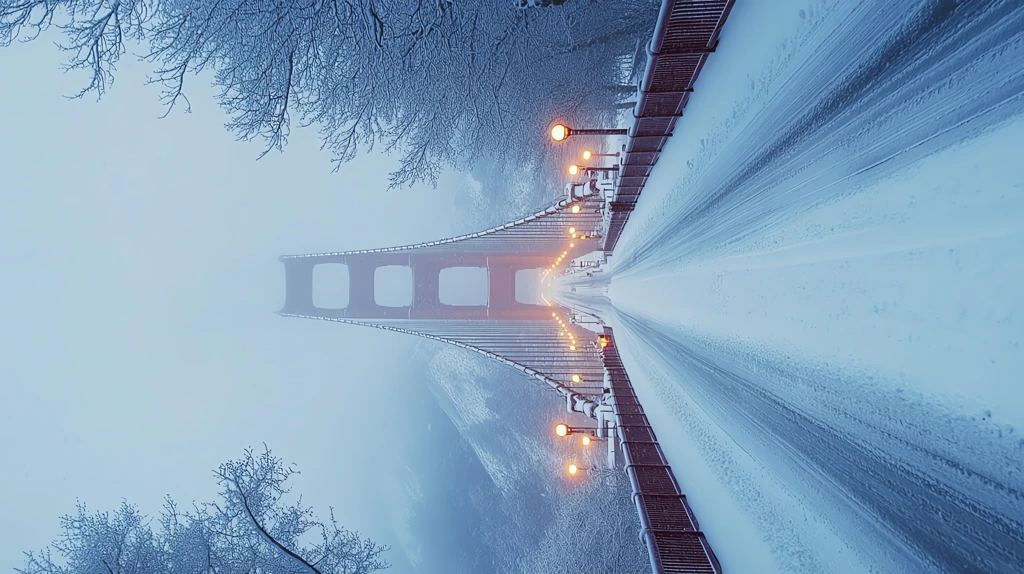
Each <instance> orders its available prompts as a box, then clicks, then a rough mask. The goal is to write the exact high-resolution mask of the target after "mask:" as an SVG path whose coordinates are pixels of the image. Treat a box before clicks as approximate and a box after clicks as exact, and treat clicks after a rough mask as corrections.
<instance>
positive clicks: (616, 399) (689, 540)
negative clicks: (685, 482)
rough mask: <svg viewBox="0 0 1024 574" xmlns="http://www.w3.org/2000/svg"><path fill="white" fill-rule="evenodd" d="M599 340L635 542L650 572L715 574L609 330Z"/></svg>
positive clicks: (717, 569)
mask: <svg viewBox="0 0 1024 574" xmlns="http://www.w3.org/2000/svg"><path fill="white" fill-rule="evenodd" d="M604 336H605V338H606V339H608V341H609V343H608V346H607V347H605V349H604V353H603V355H604V365H605V369H606V371H607V373H608V377H609V379H610V385H611V395H612V408H613V409H614V413H615V423H616V429H617V435H618V437H619V444H620V446H621V449H622V455H623V459H624V460H625V471H626V476H628V477H629V482H630V485H631V486H632V488H633V502H634V504H636V509H637V512H638V513H639V514H640V538H641V539H642V540H643V542H644V544H645V545H646V546H647V551H648V553H649V554H650V558H651V570H652V571H653V572H654V573H655V574H683V573H686V574H696V573H701V574H704V573H707V574H718V573H720V572H722V567H721V565H720V564H719V563H718V558H716V557H715V553H714V552H713V551H712V550H711V545H709V544H708V541H707V538H705V537H704V534H703V533H702V532H701V531H700V525H699V524H698V523H697V518H696V517H695V516H694V515H693V511H692V510H691V509H690V505H689V504H688V503H687V502H686V495H685V494H683V492H682V489H680V487H679V482H678V481H677V480H676V477H675V475H674V474H673V472H672V468H671V467H670V466H669V464H668V461H667V460H666V459H665V454H664V453H663V452H662V450H661V446H660V445H659V444H658V437H657V436H656V435H655V434H654V429H652V428H651V423H650V421H648V420H647V416H646V415H644V409H643V407H642V406H640V401H639V400H638V399H637V396H636V393H635V392H633V384H632V383H631V382H630V380H629V375H627V374H626V369H625V367H624V366H623V365H622V358H621V357H620V356H619V352H618V350H617V349H616V345H615V337H614V333H612V329H611V328H610V327H605V329H604Z"/></svg>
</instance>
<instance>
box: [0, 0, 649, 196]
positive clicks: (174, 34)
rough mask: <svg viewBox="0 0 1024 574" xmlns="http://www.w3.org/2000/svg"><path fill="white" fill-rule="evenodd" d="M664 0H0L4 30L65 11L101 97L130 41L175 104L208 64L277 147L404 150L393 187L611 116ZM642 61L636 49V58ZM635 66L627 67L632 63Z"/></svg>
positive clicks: (245, 133) (74, 51) (233, 126)
mask: <svg viewBox="0 0 1024 574" xmlns="http://www.w3.org/2000/svg"><path fill="white" fill-rule="evenodd" d="M658 4H660V3H659V2H656V0H594V1H591V2H568V3H565V4H564V5H560V6H557V8H552V9H548V10H522V9H520V8H519V7H517V5H516V4H515V3H514V2H494V0H460V1H458V2H455V1H453V0H345V1H344V2H339V1H336V0H304V1H289V0H0V43H9V42H11V41H12V40H13V39H15V38H18V37H24V38H27V39H31V38H34V37H36V36H37V35H38V34H39V33H40V32H41V31H43V30H45V29H46V28H48V27H50V26H51V25H53V23H54V22H55V21H61V22H63V20H62V18H65V17H66V18H67V19H68V20H69V23H66V24H61V26H60V27H61V29H62V30H63V32H64V34H65V36H66V38H67V42H66V43H65V45H64V46H63V47H64V49H65V50H67V51H68V53H69V60H68V64H67V66H68V67H69V68H75V69H78V68H81V69H86V70H89V71H91V80H90V81H89V82H88V83H87V85H86V86H85V87H84V89H83V90H82V92H80V93H79V94H78V95H82V94H85V93H88V92H90V91H94V92H96V93H97V95H102V94H103V93H104V91H105V90H106V89H107V86H108V85H109V84H110V82H111V81H112V78H113V72H114V69H115V65H116V63H117V61H118V60H119V58H120V57H121V56H122V55H124V54H125V53H126V50H127V48H126V45H127V42H128V41H129V40H130V41H132V42H134V43H135V44H138V45H140V46H142V47H143V50H144V52H143V54H142V57H143V58H144V59H146V60H148V61H150V62H151V63H152V64H153V66H154V72H153V76H152V78H151V81H152V82H154V83H157V84H160V85H162V86H163V88H164V90H163V92H162V96H161V97H162V99H163V102H164V103H165V104H166V105H167V106H168V111H170V109H171V108H173V107H175V106H176V105H177V104H179V103H180V104H182V105H183V106H184V109H186V110H187V109H188V107H189V104H188V98H187V96H186V92H185V88H186V85H187V81H186V78H187V77H189V76H190V75H192V74H194V73H197V72H200V71H202V70H207V69H209V70H212V71H213V73H214V75H215V78H216V85H217V86H219V88H220V93H219V95H218V100H219V102H220V104H221V105H222V106H223V107H224V109H225V110H226V111H227V112H228V113H229V115H230V116H231V120H230V122H229V123H228V126H227V127H228V128H229V129H230V130H232V131H233V132H234V133H235V134H236V135H237V136H238V137H239V138H241V139H261V140H263V141H265V142H266V144H267V147H266V150H265V151H264V154H265V153H267V152H269V151H270V150H273V149H278V150H279V149H283V147H284V146H285V145H286V143H287V139H288V135H289V131H290V128H291V126H292V124H293V123H294V124H296V125H307V126H315V127H316V128H317V129H319V130H320V133H321V137H322V140H323V146H324V147H325V148H327V149H329V150H330V151H331V152H332V153H333V155H334V160H335V162H336V163H335V167H336V169H337V168H338V167H340V165H341V164H343V163H344V162H346V161H348V160H350V159H352V157H354V156H355V154H356V153H357V152H358V151H359V150H360V149H369V148H372V147H373V146H374V145H380V146H383V148H384V149H385V150H387V151H393V152H397V153H400V154H401V156H402V166H401V168H400V169H399V170H398V171H396V172H395V173H393V174H392V175H391V183H392V185H393V186H404V185H409V184H413V183H416V182H427V183H435V182H436V181H437V177H438V175H439V174H440V173H441V171H442V169H443V168H445V167H449V166H452V167H456V168H460V169H468V168H470V167H472V166H473V165H474V164H475V163H476V162H477V161H478V160H479V159H480V158H481V157H484V156H490V157H500V158H503V159H504V161H505V162H506V163H508V164H509V165H523V164H534V165H536V166H538V167H539V166H540V165H541V163H542V162H543V161H544V156H545V155H551V153H550V152H551V151H552V150H554V149H555V148H551V147H550V145H549V143H548V142H547V141H546V140H545V139H544V134H545V133H546V128H547V126H548V124H549V123H550V122H551V121H553V120H554V119H561V120H565V121H572V122H576V123H578V124H588V125H589V124H598V123H605V122H607V121H608V120H610V119H611V118H612V117H613V114H614V113H615V111H616V106H615V104H616V103H617V101H618V99H619V97H620V91H621V90H619V89H617V88H616V89H608V88H606V86H615V85H617V84H618V83H619V82H621V81H623V79H624V78H623V70H622V64H621V62H622V61H623V58H625V57H629V56H632V55H634V54H635V53H636V52H637V41H638V39H639V38H640V37H642V36H645V35H646V34H647V33H648V31H649V30H650V28H651V26H652V25H653V22H654V19H655V17H656V15H657V8H658ZM632 60H635V58H632ZM625 76H626V78H627V79H628V78H629V77H630V74H629V73H627V74H625Z"/></svg>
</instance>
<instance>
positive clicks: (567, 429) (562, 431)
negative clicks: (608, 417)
mask: <svg viewBox="0 0 1024 574" xmlns="http://www.w3.org/2000/svg"><path fill="white" fill-rule="evenodd" d="M571 434H588V435H590V436H592V437H596V436H597V429H596V428H593V427H571V426H569V425H567V424H565V423H558V424H557V425H555V436H559V437H565V436H569V435H571Z"/></svg>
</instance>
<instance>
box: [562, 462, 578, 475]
mask: <svg viewBox="0 0 1024 574" xmlns="http://www.w3.org/2000/svg"><path fill="white" fill-rule="evenodd" d="M565 471H566V472H568V473H569V476H576V473H578V472H579V471H580V467H578V466H576V464H575V463H569V466H567V467H565Z"/></svg>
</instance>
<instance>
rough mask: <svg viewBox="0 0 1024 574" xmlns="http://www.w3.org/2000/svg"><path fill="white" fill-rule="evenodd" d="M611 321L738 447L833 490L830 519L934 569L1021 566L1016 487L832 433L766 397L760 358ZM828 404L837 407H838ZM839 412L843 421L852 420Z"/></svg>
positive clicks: (627, 320)
mask: <svg viewBox="0 0 1024 574" xmlns="http://www.w3.org/2000/svg"><path fill="white" fill-rule="evenodd" d="M616 316H617V317H619V319H620V320H621V321H622V324H623V325H624V326H626V327H627V328H628V329H629V330H630V331H631V332H632V333H633V334H634V335H635V336H637V337H639V338H640V339H641V340H643V341H644V343H646V344H647V345H649V349H650V350H651V351H653V352H655V353H656V354H657V355H659V356H660V357H661V358H662V360H663V361H665V362H666V363H667V364H669V365H670V366H671V369H672V370H673V371H674V372H676V373H678V374H679V375H680V379H679V381H680V385H682V386H683V388H684V389H685V391H686V392H687V393H688V394H689V395H690V396H691V397H692V398H693V399H694V400H695V401H696V402H697V403H698V404H700V405H701V407H702V408H703V409H704V410H705V411H706V412H707V413H708V414H709V415H710V416H711V417H712V418H713V419H715V420H716V421H717V422H718V423H719V424H720V425H721V427H722V428H724V429H730V432H732V433H735V432H740V433H743V435H744V436H742V437H735V439H736V440H737V442H738V443H740V444H744V443H748V444H749V442H750V440H751V439H752V437H756V438H754V439H753V440H755V441H759V442H761V443H762V446H764V447H767V448H766V449H761V450H759V451H758V452H753V453H752V454H754V455H755V456H756V457H758V458H760V459H761V460H762V462H764V463H765V464H766V465H767V466H769V467H770V468H773V470H775V471H776V472H780V473H782V474H787V473H790V472H792V469H793V468H799V469H801V472H802V474H803V478H804V479H807V480H811V481H812V482H817V483H819V486H820V487H821V488H823V489H824V490H826V491H831V492H832V493H833V494H838V495H839V496H840V497H841V501H842V502H843V503H845V504H846V505H847V508H845V509H843V508H839V509H836V510H837V511H838V513H839V514H841V515H845V516H846V517H847V518H848V517H850V516H852V515H853V514H852V513H851V512H850V510H854V511H857V513H858V514H860V515H861V516H863V518H864V520H863V521H861V523H860V525H861V526H860V527H861V528H868V529H872V528H874V527H875V526H876V525H877V527H878V528H880V529H881V530H882V531H880V532H875V533H873V538H874V539H875V540H876V541H878V540H884V538H886V533H892V534H893V535H895V536H896V537H897V538H898V539H899V540H901V541H903V542H904V543H906V544H907V545H908V546H909V547H910V548H912V549H913V550H912V552H913V553H914V554H915V555H916V557H917V558H918V559H920V560H924V561H926V562H930V563H932V564H933V565H934V566H935V567H936V568H937V569H939V570H941V571H943V572H964V573H967V572H977V573H986V574H992V573H999V572H1007V573H1010V572H1019V571H1020V568H1021V566H1022V565H1024V524H1022V522H1021V514H1020V512H1022V511H1024V496H1022V493H1021V492H1020V491H1019V490H1018V487H1017V486H1016V485H1012V484H1003V483H1000V482H998V481H996V480H993V479H991V478H989V477H987V476H984V475H982V474H979V473H977V472H975V471H974V470H972V469H971V468H969V467H968V466H967V465H965V464H963V463H962V462H960V461H957V460H953V459H950V458H947V457H944V456H942V455H941V454H937V453H931V452H925V451H924V449H921V448H920V447H919V446H917V445H915V444H912V443H911V442H908V441H905V440H903V439H902V438H900V437H898V436H891V437H890V438H891V439H892V441H893V442H895V443H899V444H902V445H903V446H902V448H894V446H893V445H892V444H877V442H876V441H877V440H878V439H877V438H876V437H877V434H876V435H875V436H871V435H870V434H863V433H862V434H859V435H858V433H856V425H847V426H846V428H840V427H839V426H838V425H836V424H835V422H836V420H841V419H832V420H831V422H832V423H833V424H829V423H827V422H825V421H823V420H821V419H818V418H815V417H813V416H809V415H808V414H807V413H806V412H804V411H803V410H802V409H800V408H797V407H795V406H794V405H793V404H791V403H790V402H788V401H786V400H784V399H782V398H780V397H779V396H777V395H776V394H775V393H774V392H773V387H777V386H778V385H779V384H780V382H779V381H778V380H775V381H771V380H767V379H765V378H763V373H764V372H765V370H766V369H765V367H764V363H765V362H766V361H768V360H770V359H769V358H767V357H761V358H760V362H761V363H762V365H761V366H760V367H754V366H751V365H742V364H738V363H734V362H731V361H722V360H721V356H720V355H714V354H711V353H708V351H707V350H706V349H702V348H701V345H698V344H695V343H694V342H693V341H689V340H687V338H686V337H685V336H684V335H682V334H681V333H679V332H678V331H675V330H672V329H671V328H668V327H665V326H662V325H658V324H657V323H656V322H654V321H652V320H651V319H649V318H646V317H644V318H643V319H642V320H641V319H638V318H637V317H634V316H633V315H630V314H629V313H626V312H623V311H621V310H617V311H616ZM771 368H772V369H773V370H775V371H777V372H779V373H782V374H781V376H780V377H779V378H780V379H781V380H782V381H786V380H797V379H800V378H801V377H802V376H803V375H802V374H801V373H798V372H794V371H793V370H792V365H791V364H787V363H775V364H772V365H771ZM836 378H837V379H838V378H839V377H838V376H837V377H836ZM783 384H784V383H783ZM836 408H837V409H838V410H840V411H842V410H844V409H843V406H842V405H836ZM910 408H913V407H910ZM917 410H918V412H916V413H913V414H916V415H926V414H927V409H926V408H923V407H920V406H919V408H918V409H917ZM846 414H847V415H848V418H850V419H856V418H857V416H858V415H857V413H854V412H847V413H846ZM873 430H875V431H877V430H878V429H873ZM883 432H884V431H883ZM914 451H917V452H914ZM748 452H750V451H748ZM907 453H911V454H915V455H922V454H923V455H925V456H926V457H927V458H930V459H932V460H933V461H935V462H938V463H939V464H940V465H941V467H943V468H945V472H936V467H935V466H934V465H932V466H930V467H925V466H924V465H921V464H915V462H919V461H918V460H916V459H915V457H913V456H907ZM779 455H782V456H781V458H778V456H779ZM780 465H782V466H780ZM965 483H966V484H968V485H970V484H976V485H977V488H981V489H986V490H988V491H989V492H988V493H987V494H988V496H987V498H988V499H989V500H992V493H993V492H994V493H1001V495H1002V498H1003V500H1004V501H1005V502H1007V504H1006V505H1005V506H1003V507H995V506H994V505H991V504H987V503H986V502H985V501H983V500H981V498H980V497H978V496H976V494H977V493H975V492H971V491H967V490H966V489H965V488H964V484H965ZM1015 511H1016V513H1015Z"/></svg>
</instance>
